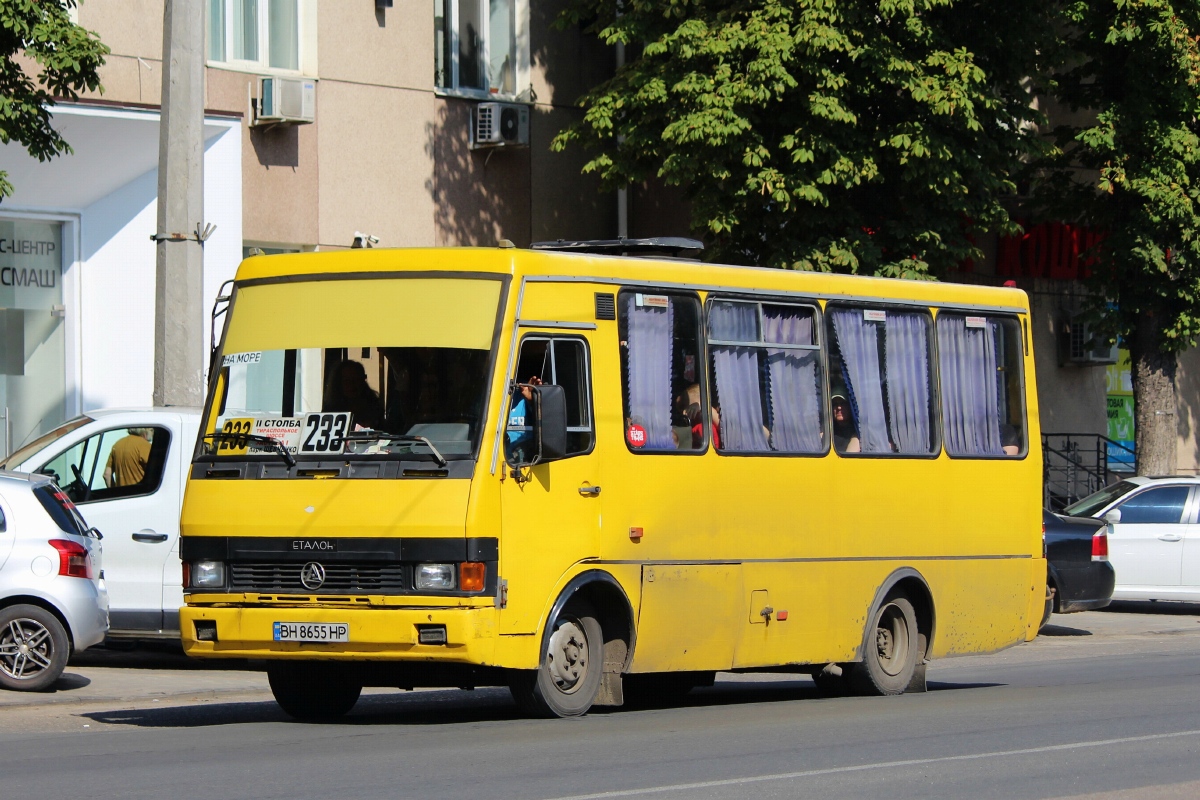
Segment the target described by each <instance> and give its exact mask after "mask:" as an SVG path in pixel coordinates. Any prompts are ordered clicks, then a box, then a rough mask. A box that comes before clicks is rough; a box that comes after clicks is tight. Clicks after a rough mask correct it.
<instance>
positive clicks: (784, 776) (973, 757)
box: [552, 730, 1200, 800]
mask: <svg viewBox="0 0 1200 800" xmlns="http://www.w3.org/2000/svg"><path fill="white" fill-rule="evenodd" d="M1182 736H1200V730H1194V731H1176V732H1175V733H1153V734H1149V735H1147V736H1126V737H1123V738H1121V739H1097V740H1095V741H1091V742H1072V743H1070V744H1052V745H1047V746H1045V747H1026V748H1023V749H1021V750H994V751H992V752H990V753H968V754H966V755H961V756H940V757H938V758H912V759H907V760H905V761H885V762H883V763H880V764H858V765H855V766H850V767H829V768H827V769H806V770H801V771H800V772H780V773H776V774H773V775H755V776H751V777H747V778H727V779H725V780H720V781H701V782H699V783H674V784H670V785H667V786H648V787H645V788H642V789H621V790H618V791H613V792H596V793H595V794H573V795H569V796H566V797H556V798H552V800H607V798H611V797H639V796H641V795H647V794H664V793H666V792H684V791H692V790H695V789H712V788H716V787H719V786H741V785H744V784H747V783H764V782H766V781H786V780H792V779H795V778H811V777H814V776H817V775H837V774H840V773H846V772H866V771H867V770H873V769H891V768H892V767H917V766H924V765H926V764H944V763H949V762H952V761H977V760H979V759H983V758H1003V757H1005V756H1025V755H1036V754H1038V753H1054V752H1061V751H1063V750H1083V749H1085V748H1089V747H1107V746H1108V745H1113V744H1132V743H1134V742H1153V741H1158V740H1160V739H1178V738H1180V737H1182Z"/></svg>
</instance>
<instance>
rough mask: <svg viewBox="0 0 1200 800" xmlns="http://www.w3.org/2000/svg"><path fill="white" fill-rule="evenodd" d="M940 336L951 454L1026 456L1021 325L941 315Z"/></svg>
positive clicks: (944, 413) (944, 411)
mask: <svg viewBox="0 0 1200 800" xmlns="http://www.w3.org/2000/svg"><path fill="white" fill-rule="evenodd" d="M937 338H938V370H939V374H940V375H941V389H942V416H943V423H942V424H943V427H944V429H945V436H946V452H947V453H949V454H950V455H952V456H966V457H971V456H1018V455H1021V454H1022V453H1024V452H1025V450H1026V436H1025V406H1024V397H1025V390H1024V383H1023V379H1022V374H1021V358H1022V348H1021V328H1020V325H1018V324H1017V321H1016V320H1015V319H1011V318H1006V317H987V316H968V315H965V314H953V313H942V314H939V315H938V320H937Z"/></svg>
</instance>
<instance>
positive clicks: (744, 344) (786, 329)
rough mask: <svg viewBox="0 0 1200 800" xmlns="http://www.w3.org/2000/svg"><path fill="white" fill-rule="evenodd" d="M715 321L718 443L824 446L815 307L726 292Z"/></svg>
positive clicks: (812, 449) (764, 448) (795, 448)
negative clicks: (734, 297)
mask: <svg viewBox="0 0 1200 800" xmlns="http://www.w3.org/2000/svg"><path fill="white" fill-rule="evenodd" d="M707 324H708V346H709V352H710V353H711V364H710V368H711V371H712V372H711V374H712V384H711V385H712V386H713V389H714V397H713V402H712V407H713V408H714V409H718V410H719V414H720V419H721V424H720V427H719V431H718V433H719V436H718V437H717V438H715V439H714V445H715V446H716V447H717V449H718V450H720V451H721V452H727V453H746V452H759V453H765V452H775V453H810V454H818V453H824V452H825V451H826V449H827V446H826V444H825V440H824V414H823V413H822V402H821V399H822V398H821V393H822V391H821V387H822V379H821V363H820V362H821V359H820V356H821V349H820V345H819V343H818V342H817V325H816V311H815V309H813V308H811V307H805V306H798V305H789V304H775V303H760V302H757V301H748V300H725V299H719V298H718V299H713V300H712V301H711V302H710V303H709V305H708V320H707Z"/></svg>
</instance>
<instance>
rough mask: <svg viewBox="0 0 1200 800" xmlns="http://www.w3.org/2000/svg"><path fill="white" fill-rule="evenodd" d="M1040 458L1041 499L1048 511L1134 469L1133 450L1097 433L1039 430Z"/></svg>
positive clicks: (1099, 487)
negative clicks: (1040, 440) (1042, 431)
mask: <svg viewBox="0 0 1200 800" xmlns="http://www.w3.org/2000/svg"><path fill="white" fill-rule="evenodd" d="M1042 459H1043V463H1042V476H1043V481H1042V486H1043V489H1042V491H1043V493H1044V496H1043V498H1042V500H1043V503H1044V504H1045V506H1046V508H1048V509H1050V510H1051V511H1058V510H1060V509H1062V508H1063V507H1065V506H1068V505H1070V504H1071V503H1074V502H1075V501H1076V500H1079V499H1081V498H1084V497H1087V496H1088V495H1089V494H1091V493H1092V492H1095V491H1099V490H1100V489H1103V488H1104V487H1105V486H1108V485H1109V484H1110V483H1113V482H1114V481H1117V480H1120V479H1121V478H1124V477H1126V476H1129V475H1134V474H1136V473H1137V460H1136V457H1135V454H1134V452H1133V450H1130V449H1129V448H1128V447H1126V446H1125V445H1123V444H1121V443H1120V442H1116V441H1113V440H1112V439H1109V438H1108V437H1107V436H1101V435H1100V434H1098V433H1043V434H1042Z"/></svg>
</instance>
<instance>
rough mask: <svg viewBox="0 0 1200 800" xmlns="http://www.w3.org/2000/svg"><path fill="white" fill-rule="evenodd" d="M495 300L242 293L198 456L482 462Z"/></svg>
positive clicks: (415, 285) (269, 289)
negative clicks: (284, 454) (479, 452)
mask: <svg viewBox="0 0 1200 800" xmlns="http://www.w3.org/2000/svg"><path fill="white" fill-rule="evenodd" d="M499 291H500V284H499V282H497V281H489V280H441V279H435V280H428V279H395V278H389V279H374V280H340V281H327V282H321V283H317V282H315V281H314V282H297V283H290V284H277V285H265V286H254V287H250V288H248V289H242V290H240V291H239V293H238V295H237V297H236V298H235V300H234V306H233V310H232V312H231V317H230V322H229V328H228V331H227V332H226V338H225V344H224V348H223V351H222V353H221V354H220V356H219V360H218V361H217V364H219V366H220V372H219V375H218V379H217V380H216V381H215V383H214V395H213V399H212V404H211V412H210V415H211V416H210V423H209V426H208V428H207V430H208V431H210V433H209V434H208V435H207V436H206V437H205V439H204V440H203V443H202V446H201V449H200V453H199V454H200V455H201V456H202V457H247V456H252V457H256V458H263V457H269V456H270V454H271V453H272V452H278V451H279V449H280V447H279V445H280V444H281V445H282V446H283V447H284V448H286V450H287V451H288V453H290V455H291V456H293V457H295V458H297V459H303V458H321V457H326V456H329V455H337V456H339V457H344V456H364V457H365V456H383V457H386V456H404V457H411V456H412V455H418V456H419V455H422V454H426V455H429V454H432V455H434V456H435V458H436V459H437V460H441V457H442V456H443V455H444V457H445V458H447V459H451V458H460V459H461V458H470V457H472V456H473V454H474V453H475V452H476V447H477V445H478V443H479V440H480V431H481V427H482V423H483V415H484V404H485V401H486V395H487V391H486V390H487V384H488V375H489V371H488V369H489V364H490V363H491V353H492V347H493V339H494V332H495V330H496V312H497V308H498V302H499ZM289 308H298V309H300V310H302V311H307V313H300V314H291V313H289V312H288V311H287V309H289ZM270 440H274V441H275V442H277V443H278V444H274V445H273V444H272V442H271V441H270ZM430 445H432V447H430Z"/></svg>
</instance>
